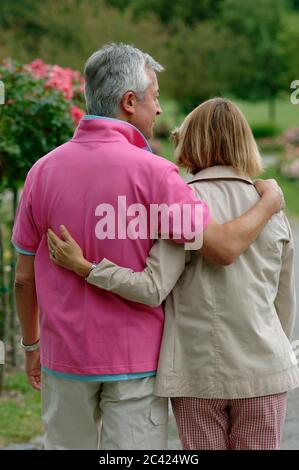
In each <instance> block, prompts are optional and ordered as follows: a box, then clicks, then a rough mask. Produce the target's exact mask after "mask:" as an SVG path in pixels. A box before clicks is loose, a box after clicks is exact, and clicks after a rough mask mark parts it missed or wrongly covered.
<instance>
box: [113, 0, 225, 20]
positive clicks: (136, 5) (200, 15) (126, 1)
mask: <svg viewBox="0 0 299 470" xmlns="http://www.w3.org/2000/svg"><path fill="white" fill-rule="evenodd" d="M106 1H107V3H108V4H110V5H113V6H115V7H117V8H120V9H125V8H127V7H130V8H131V9H132V11H133V12H134V14H135V16H137V17H139V18H140V17H142V16H146V15H148V13H149V12H152V13H155V14H156V15H157V16H158V17H159V18H160V20H161V21H162V23H164V24H167V25H170V24H175V23H177V22H183V23H185V24H188V25H194V24H196V23H198V22H200V21H204V20H207V19H211V18H216V16H217V15H218V14H219V9H220V4H221V2H222V0H201V1H198V0H175V1H173V0H133V1H132V0H106Z"/></svg>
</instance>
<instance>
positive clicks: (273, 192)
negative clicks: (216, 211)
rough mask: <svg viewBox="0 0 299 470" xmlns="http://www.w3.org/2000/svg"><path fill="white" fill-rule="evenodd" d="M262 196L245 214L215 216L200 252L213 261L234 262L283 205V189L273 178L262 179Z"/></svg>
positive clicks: (258, 183) (260, 186) (259, 185)
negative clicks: (224, 218)
mask: <svg viewBox="0 0 299 470" xmlns="http://www.w3.org/2000/svg"><path fill="white" fill-rule="evenodd" d="M256 188H257V190H258V192H259V193H260V194H261V196H262V197H261V199H260V201H258V202H257V203H256V204H255V205H254V206H253V207H252V208H251V209H249V210H248V211H247V212H245V213H244V214H243V215H241V216H240V217H238V218H237V219H234V220H232V221H230V222H226V223H225V224H218V223H217V222H215V221H214V220H212V221H211V222H210V224H209V226H208V227H207V229H206V230H205V231H204V233H203V246H202V248H201V249H200V251H199V252H200V254H201V255H202V256H205V257H206V258H208V259H210V260H211V261H213V262H215V263H217V264H221V265H229V264H232V263H233V262H234V261H235V259H236V258H238V256H240V255H241V254H242V253H243V252H244V251H245V250H247V248H248V247H249V245H250V244H251V243H252V242H253V241H254V240H255V239H256V237H257V236H258V235H259V233H260V232H261V230H262V229H263V227H264V226H265V224H266V223H267V222H268V220H269V219H270V218H271V217H272V215H273V214H275V213H276V212H278V211H279V210H280V209H282V208H283V205H284V201H283V195H282V192H281V189H280V188H279V186H278V185H277V183H276V182H275V181H274V180H264V181H263V180H259V181H258V182H256Z"/></svg>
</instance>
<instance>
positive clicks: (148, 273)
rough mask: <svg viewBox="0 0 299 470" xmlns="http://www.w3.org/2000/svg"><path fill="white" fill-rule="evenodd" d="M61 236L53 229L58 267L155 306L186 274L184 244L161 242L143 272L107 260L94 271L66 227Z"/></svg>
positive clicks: (50, 238)
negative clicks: (184, 273)
mask: <svg viewBox="0 0 299 470" xmlns="http://www.w3.org/2000/svg"><path fill="white" fill-rule="evenodd" d="M61 234H62V237H63V240H60V239H59V238H58V237H57V236H56V235H55V233H54V232H53V231H52V230H49V232H48V246H49V252H50V257H51V259H52V261H53V262H54V263H55V264H57V265H58V266H62V267H64V268H66V269H70V270H71V271H74V272H75V273H76V274H78V275H79V276H82V277H85V278H86V280H87V282H89V283H90V284H92V285H94V286H96V287H99V288H101V289H105V290H107V291H110V292H113V293H115V294H118V295H120V296H121V297H123V298H125V299H127V300H131V301H134V302H140V303H143V304H146V305H151V306H156V305H160V304H161V303H162V302H163V300H164V299H165V298H166V297H167V295H168V294H169V292H170V291H171V290H172V289H173V287H174V286H175V284H176V282H177V281H178V279H179V277H180V276H181V274H182V272H183V271H184V269H185V262H186V256H189V252H186V251H185V250H184V246H183V245H178V244H176V243H173V242H171V241H169V240H158V241H157V242H155V243H154V245H153V247H152V249H151V251H150V252H149V255H148V257H147V259H146V267H145V269H144V270H143V271H141V272H135V271H133V270H132V269H129V268H124V267H121V266H118V265H117V264H115V263H113V262H111V261H109V260H107V259H105V258H104V259H103V260H102V261H101V262H100V263H99V264H98V265H97V266H96V267H95V268H93V269H91V268H92V263H90V262H89V261H87V260H86V259H85V258H84V256H83V253H82V250H81V248H80V246H79V245H78V244H77V242H76V241H75V240H74V239H73V238H72V237H71V235H70V233H69V232H68V231H67V229H66V228H65V227H63V226H62V228H61ZM51 252H52V254H51Z"/></svg>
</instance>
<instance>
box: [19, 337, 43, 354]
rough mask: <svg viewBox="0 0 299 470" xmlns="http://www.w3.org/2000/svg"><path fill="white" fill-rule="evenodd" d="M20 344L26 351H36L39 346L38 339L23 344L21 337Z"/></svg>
mask: <svg viewBox="0 0 299 470" xmlns="http://www.w3.org/2000/svg"><path fill="white" fill-rule="evenodd" d="M20 345H21V348H22V349H24V351H27V352H31V351H36V350H37V349H38V348H39V339H38V340H37V341H36V342H35V343H33V344H24V343H23V338H21V341H20Z"/></svg>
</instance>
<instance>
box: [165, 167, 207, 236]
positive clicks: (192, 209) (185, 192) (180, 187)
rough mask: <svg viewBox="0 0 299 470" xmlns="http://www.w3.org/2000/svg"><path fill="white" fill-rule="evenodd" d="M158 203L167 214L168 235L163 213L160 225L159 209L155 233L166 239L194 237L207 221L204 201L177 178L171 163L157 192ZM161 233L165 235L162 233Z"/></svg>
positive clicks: (176, 171)
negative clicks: (156, 231)
mask: <svg viewBox="0 0 299 470" xmlns="http://www.w3.org/2000/svg"><path fill="white" fill-rule="evenodd" d="M157 199H158V201H157V202H158V204H159V206H160V207H165V206H166V207H165V211H166V212H167V209H168V214H169V237H168V236H167V235H168V234H167V233H166V234H165V233H164V232H165V227H166V229H167V228H168V227H167V224H166V216H165V220H164V226H163V215H164V214H163V215H161V213H163V211H159V218H158V232H159V236H160V237H161V238H169V239H172V240H173V241H176V242H178V243H185V242H188V241H191V240H194V238H195V236H197V235H198V234H200V233H202V232H203V231H204V230H205V229H206V228H207V227H208V225H209V223H210V221H211V215H210V211H209V208H208V206H207V204H206V203H205V202H204V201H202V200H200V199H198V198H197V197H196V196H195V195H194V193H193V191H192V189H191V188H190V187H189V186H188V185H187V183H185V182H184V181H183V180H182V178H181V177H180V175H179V173H178V170H177V168H176V167H175V166H171V167H170V168H168V169H167V171H166V172H165V174H164V176H163V178H162V180H161V183H160V189H159V192H158V198H157ZM164 235H165V236H164Z"/></svg>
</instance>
